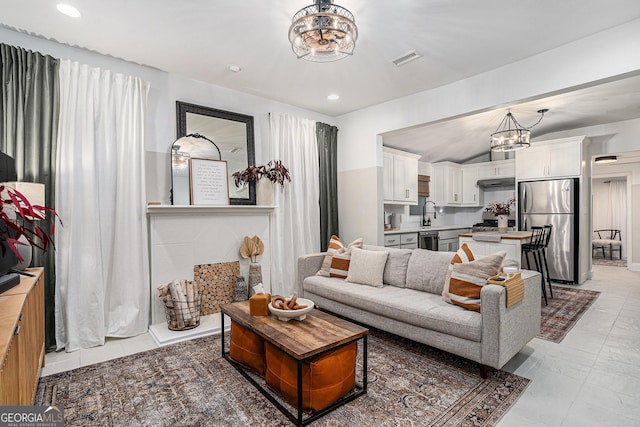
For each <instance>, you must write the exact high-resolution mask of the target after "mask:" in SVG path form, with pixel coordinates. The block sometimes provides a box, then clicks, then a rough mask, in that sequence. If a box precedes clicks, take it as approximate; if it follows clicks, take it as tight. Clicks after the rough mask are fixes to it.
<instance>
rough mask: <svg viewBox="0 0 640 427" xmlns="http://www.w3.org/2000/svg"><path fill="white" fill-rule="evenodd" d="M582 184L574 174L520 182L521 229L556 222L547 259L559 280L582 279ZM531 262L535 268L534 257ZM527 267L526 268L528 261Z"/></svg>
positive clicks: (566, 281)
mask: <svg viewBox="0 0 640 427" xmlns="http://www.w3.org/2000/svg"><path fill="white" fill-rule="evenodd" d="M578 184H579V181H578V179H574V178H571V179H557V180H549V181H526V182H520V183H519V185H518V221H519V222H518V224H519V228H520V230H527V231H528V230H531V227H532V226H542V225H547V224H551V225H553V229H552V234H551V240H550V241H549V247H548V249H547V261H548V264H549V276H550V277H551V280H554V281H557V282H564V283H579V275H578V256H579V253H580V251H579V241H578V240H579V233H578V230H579V228H578V221H579V218H580V216H579V215H578V214H579V212H578V210H579V206H580V204H579V202H578V195H579V193H578ZM531 266H532V268H534V267H533V266H534V262H533V259H531ZM523 267H525V268H526V264H525V265H524V266H523Z"/></svg>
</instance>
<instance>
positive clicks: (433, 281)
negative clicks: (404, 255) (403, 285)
mask: <svg viewBox="0 0 640 427" xmlns="http://www.w3.org/2000/svg"><path fill="white" fill-rule="evenodd" d="M450 262H451V253H450V252H436V251H428V250H426V249H414V250H413V253H412V254H411V257H410V258H409V264H408V265H407V288H410V289H415V290H418V291H424V292H430V293H432V294H438V295H439V296H440V295H442V289H443V288H444V281H445V279H446V277H447V269H448V268H449V264H450Z"/></svg>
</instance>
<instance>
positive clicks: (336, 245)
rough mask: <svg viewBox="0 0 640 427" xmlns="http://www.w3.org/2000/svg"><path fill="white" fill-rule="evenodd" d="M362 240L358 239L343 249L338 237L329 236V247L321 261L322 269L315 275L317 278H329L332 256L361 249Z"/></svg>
mask: <svg viewBox="0 0 640 427" xmlns="http://www.w3.org/2000/svg"><path fill="white" fill-rule="evenodd" d="M362 243H363V242H362V238H358V239H356V240H354V241H353V242H351V243H349V245H348V246H347V247H346V248H345V246H344V244H343V243H342V240H340V238H339V237H338V236H335V235H333V236H331V239H330V240H329V247H328V248H327V253H326V255H325V256H324V260H323V261H322V267H320V270H319V271H318V272H317V273H316V275H317V276H324V277H331V260H332V259H333V256H334V255H336V254H338V253H345V252H350V251H351V248H361V247H362Z"/></svg>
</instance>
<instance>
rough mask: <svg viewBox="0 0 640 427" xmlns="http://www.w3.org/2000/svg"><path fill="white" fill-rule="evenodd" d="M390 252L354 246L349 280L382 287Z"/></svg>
mask: <svg viewBox="0 0 640 427" xmlns="http://www.w3.org/2000/svg"><path fill="white" fill-rule="evenodd" d="M388 254H389V252H386V251H367V250H365V249H358V248H353V250H352V251H351V263H350V264H349V274H348V275H347V282H352V283H359V284H361V285H369V286H376V287H382V274H383V273H384V266H385V264H386V263H387V256H388Z"/></svg>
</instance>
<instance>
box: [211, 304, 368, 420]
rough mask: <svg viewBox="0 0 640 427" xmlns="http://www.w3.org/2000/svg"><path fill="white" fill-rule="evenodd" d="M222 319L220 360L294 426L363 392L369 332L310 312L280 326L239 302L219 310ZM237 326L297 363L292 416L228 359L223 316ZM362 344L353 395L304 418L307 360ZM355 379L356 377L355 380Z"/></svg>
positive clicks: (315, 417) (235, 363) (318, 311)
mask: <svg viewBox="0 0 640 427" xmlns="http://www.w3.org/2000/svg"><path fill="white" fill-rule="evenodd" d="M221 310H222V311H221V317H222V325H221V330H222V337H221V338H222V339H221V341H222V357H224V358H225V359H226V360H227V361H228V362H229V363H231V365H233V366H234V367H235V368H236V369H237V370H238V371H239V372H240V373H241V374H242V375H243V376H244V377H245V378H246V379H247V380H248V381H249V382H250V383H251V384H253V385H254V386H255V387H256V388H257V389H258V390H259V391H260V392H261V393H262V394H263V395H265V396H266V398H267V399H269V401H270V402H271V403H273V405H274V406H275V407H276V408H278V409H279V410H280V411H281V412H282V413H283V414H285V415H286V416H287V417H288V418H289V419H290V420H291V421H292V422H293V423H294V424H296V425H299V426H302V425H306V424H309V423H311V422H313V421H314V420H317V419H318V418H320V417H322V416H324V415H326V414H327V413H329V412H331V411H333V410H334V409H336V408H338V407H340V406H342V405H344V404H345V403H348V402H350V401H352V400H353V399H355V398H357V397H358V396H360V395H362V394H364V393H366V392H367V337H368V334H369V330H368V329H366V328H363V327H361V326H358V325H356V324H354V323H351V322H349V321H347V320H344V319H341V318H338V317H335V316H332V315H330V314H328V313H325V312H323V311H320V310H317V309H314V310H312V311H311V312H309V313H308V314H307V318H306V319H305V320H303V321H298V320H291V321H289V322H283V321H280V320H278V319H276V318H275V317H273V316H251V315H250V314H249V302H248V301H242V302H236V303H232V304H224V305H222V306H221ZM225 314H226V315H227V316H229V317H230V318H231V322H237V323H238V324H239V325H240V326H243V327H244V328H246V329H249V330H251V331H252V332H254V333H255V334H257V335H258V336H260V337H261V338H262V339H264V340H265V341H268V342H270V343H271V344H273V345H274V346H276V347H277V348H279V349H280V350H282V351H283V352H285V353H286V354H288V355H289V356H291V357H292V358H293V359H295V360H296V361H297V367H298V408H297V414H294V413H292V412H291V411H290V410H289V409H287V408H286V407H285V406H284V405H283V404H282V403H281V402H280V401H278V400H277V399H276V398H275V396H274V395H273V392H271V390H270V389H268V387H267V386H266V384H262V383H261V382H259V381H258V380H256V378H255V375H253V374H251V373H249V372H248V370H247V368H245V367H244V366H242V365H241V364H239V363H237V362H235V361H234V360H232V359H231V358H230V357H229V351H228V350H227V349H226V348H225V347H226V345H225V339H224V333H225V328H224V317H225V316H224V315H225ZM358 340H362V373H361V380H362V381H361V383H358V381H357V378H356V386H355V389H354V390H355V391H354V392H352V393H349V394H347V396H344V397H343V398H341V399H339V400H338V401H337V402H335V403H333V404H332V405H330V406H329V407H327V408H325V409H323V410H321V411H318V412H315V413H312V414H310V415H308V416H307V417H304V413H303V399H302V366H303V364H304V363H305V362H308V361H309V360H310V359H312V358H314V357H316V356H320V355H324V354H328V353H330V352H333V351H336V350H338V349H340V348H342V347H344V346H346V345H349V344H351V343H354V342H356V341H358ZM356 377H357V376H356Z"/></svg>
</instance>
